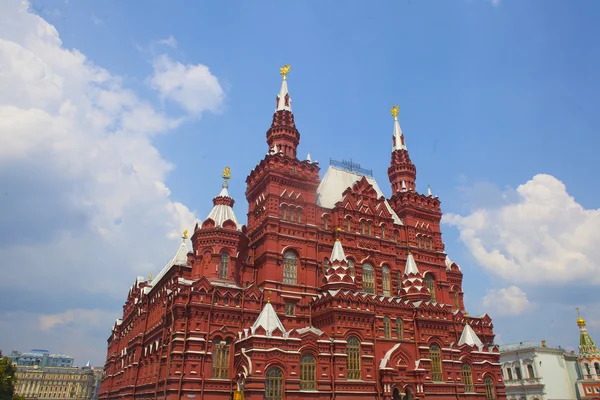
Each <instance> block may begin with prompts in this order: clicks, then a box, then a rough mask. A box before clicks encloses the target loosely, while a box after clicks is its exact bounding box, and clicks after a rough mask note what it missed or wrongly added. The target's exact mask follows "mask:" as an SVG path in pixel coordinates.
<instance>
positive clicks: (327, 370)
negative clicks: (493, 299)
mask: <svg viewBox="0 0 600 400" xmlns="http://www.w3.org/2000/svg"><path fill="white" fill-rule="evenodd" d="M288 69H289V68H287V67H284V68H282V75H283V82H282V86H281V90H280V92H279V95H278V96H277V105H276V111H275V114H274V115H273V121H272V123H271V127H270V128H269V129H268V131H267V135H266V136H267V144H268V149H269V150H268V153H267V155H266V156H264V157H263V159H262V160H261V161H260V162H259V163H258V165H257V166H256V167H255V168H254V169H253V170H252V171H251V172H250V174H249V175H248V178H247V180H246V182H247V189H246V199H247V200H248V204H249V207H248V214H247V215H248V222H247V225H242V224H241V223H240V222H238V220H237V218H236V216H235V213H234V210H233V207H234V200H233V199H232V198H231V197H230V196H229V192H228V189H227V180H228V178H229V169H228V168H227V169H226V171H225V173H224V178H225V182H224V183H223V188H222V190H221V192H220V193H219V194H218V195H217V196H216V197H215V198H214V200H213V203H214V208H213V209H212V211H211V212H210V214H209V215H208V217H207V218H206V219H205V220H204V222H203V223H202V224H200V225H196V227H195V229H194V233H193V235H192V236H191V246H192V249H191V251H188V247H187V245H186V238H185V235H184V242H183V243H182V244H181V246H180V248H179V250H178V251H177V253H176V255H175V257H174V258H173V260H172V261H170V262H169V263H168V264H167V265H166V266H165V267H164V268H163V270H162V271H161V272H160V273H159V274H158V276H156V277H155V278H154V279H153V280H145V279H142V278H138V279H137V280H136V282H135V284H134V285H133V286H132V287H131V290H130V292H129V295H128V297H127V301H126V303H125V305H124V308H123V317H122V318H121V319H119V320H117V322H116V324H115V325H114V327H113V329H112V333H111V335H110V338H109V339H108V355H107V359H106V365H105V376H104V379H103V382H102V387H101V390H100V398H101V399H192V398H195V399H198V400H200V399H206V400H209V399H228V398H245V399H248V400H255V399H269V400H278V399H288V400H291V399H334V398H335V399H417V398H419V399H446V398H449V397H452V398H457V399H482V400H483V399H503V398H505V395H504V385H503V383H502V374H501V370H500V364H499V352H498V349H497V347H496V346H495V345H494V344H493V343H494V333H493V329H492V328H493V325H492V321H491V319H490V317H489V316H488V315H482V316H478V317H468V314H466V312H465V310H464V306H463V291H462V273H461V270H460V268H459V266H458V265H457V264H455V263H453V262H452V261H450V259H449V258H448V256H447V255H446V254H445V253H444V244H443V242H442V234H441V232H440V219H441V217H442V212H441V208H440V200H439V199H438V198H437V197H435V196H432V195H431V193H428V194H420V193H418V192H417V191H416V186H415V179H416V168H415V165H414V164H413V163H412V161H411V159H410V157H409V154H408V151H407V147H406V144H405V142H404V136H403V134H402V131H401V129H400V125H399V123H398V117H397V114H398V108H397V107H394V108H393V109H392V115H393V116H394V126H393V136H392V152H391V162H390V165H389V168H388V176H389V180H390V183H391V188H392V193H393V194H392V196H391V198H389V199H388V198H386V197H385V196H384V195H383V192H382V191H381V189H380V188H379V186H378V185H377V183H376V182H375V180H374V179H373V177H372V176H371V173H370V172H369V171H365V170H362V169H360V168H359V167H358V166H357V165H355V164H352V163H348V162H341V163H337V162H332V163H331V165H330V166H329V167H328V169H327V171H326V172H325V174H324V176H323V178H322V179H320V177H319V173H320V166H319V164H318V163H316V162H312V161H311V160H310V156H309V157H307V158H308V159H306V160H300V159H299V158H298V157H297V147H298V144H299V143H300V133H299V131H298V129H297V128H296V124H295V121H294V115H293V114H292V108H291V98H290V94H289V93H288V87H287V80H286V75H287V72H288Z"/></svg>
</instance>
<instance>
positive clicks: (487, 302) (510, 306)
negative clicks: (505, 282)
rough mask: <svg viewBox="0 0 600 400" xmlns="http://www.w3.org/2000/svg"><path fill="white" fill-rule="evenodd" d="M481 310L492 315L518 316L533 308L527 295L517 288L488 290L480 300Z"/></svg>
mask: <svg viewBox="0 0 600 400" xmlns="http://www.w3.org/2000/svg"><path fill="white" fill-rule="evenodd" d="M481 304H482V306H483V308H485V309H486V310H489V311H488V312H489V313H490V314H491V315H492V316H493V315H499V316H503V315H520V314H523V313H525V312H527V311H530V310H532V309H534V308H535V305H534V304H533V303H531V302H530V301H529V299H527V294H526V293H525V292H524V291H522V290H521V289H520V288H518V287H517V286H510V287H507V288H502V289H490V290H488V292H487V294H486V295H485V296H483V298H482V299H481Z"/></svg>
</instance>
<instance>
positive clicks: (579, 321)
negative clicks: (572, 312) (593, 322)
mask: <svg viewBox="0 0 600 400" xmlns="http://www.w3.org/2000/svg"><path fill="white" fill-rule="evenodd" d="M575 309H576V310H577V326H585V320H584V319H583V318H581V314H579V307H577V308H575Z"/></svg>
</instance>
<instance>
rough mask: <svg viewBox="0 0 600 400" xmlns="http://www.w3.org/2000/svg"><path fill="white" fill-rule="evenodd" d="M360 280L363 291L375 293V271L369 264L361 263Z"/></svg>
mask: <svg viewBox="0 0 600 400" xmlns="http://www.w3.org/2000/svg"><path fill="white" fill-rule="evenodd" d="M362 281H363V292H366V293H375V271H374V270H373V266H372V265H371V264H363V268H362Z"/></svg>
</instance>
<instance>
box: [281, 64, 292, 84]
mask: <svg viewBox="0 0 600 400" xmlns="http://www.w3.org/2000/svg"><path fill="white" fill-rule="evenodd" d="M291 68H292V66H291V65H287V64H285V65H284V66H283V67H281V68H279V74H280V75H281V76H283V80H284V81H285V80H286V79H287V74H289V73H290V69H291Z"/></svg>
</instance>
